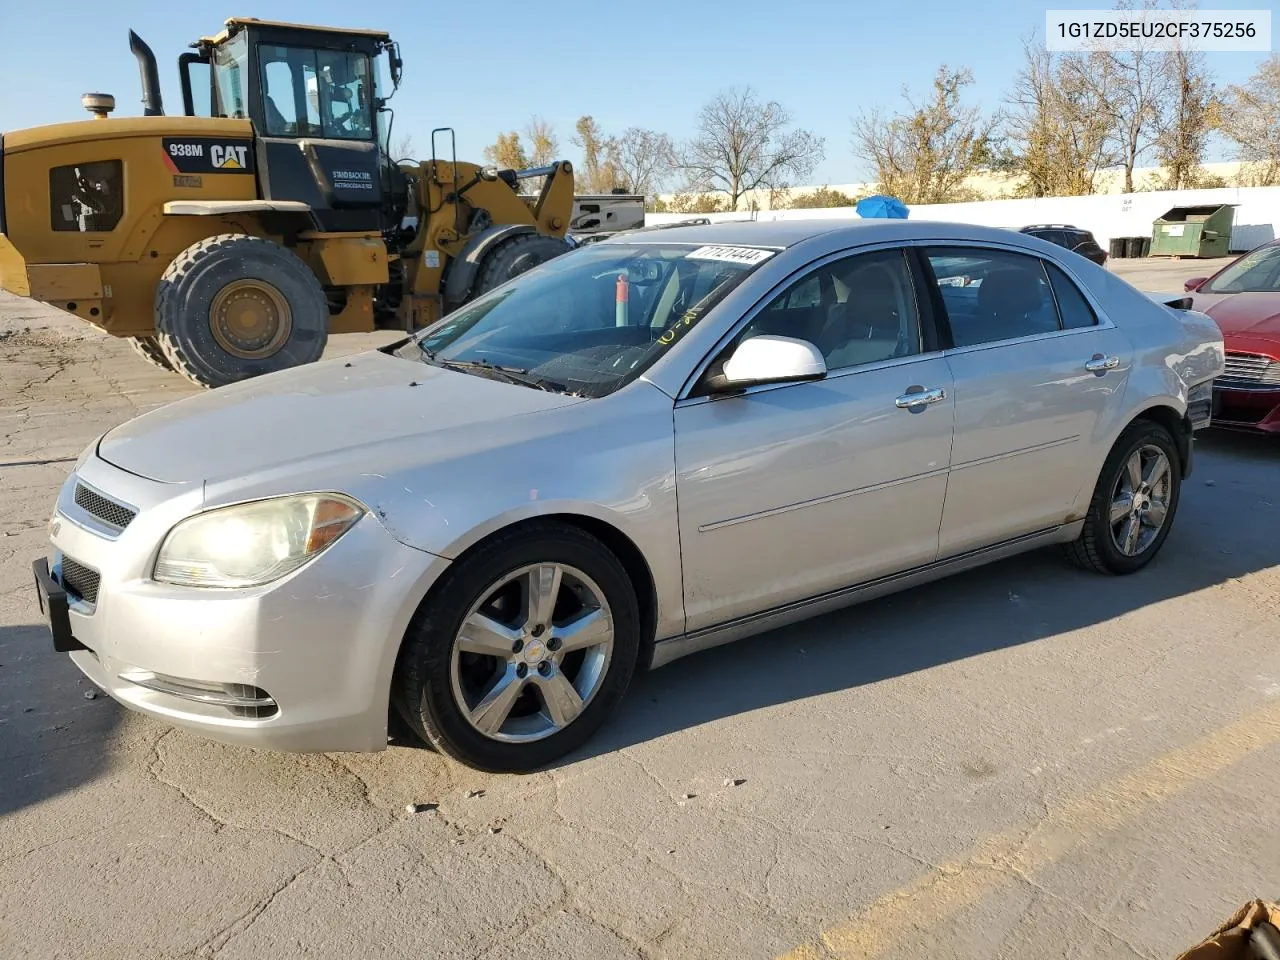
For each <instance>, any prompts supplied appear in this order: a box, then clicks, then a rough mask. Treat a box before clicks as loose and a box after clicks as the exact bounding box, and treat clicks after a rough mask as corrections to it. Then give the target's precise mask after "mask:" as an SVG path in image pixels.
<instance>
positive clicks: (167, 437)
mask: <svg viewBox="0 0 1280 960" xmlns="http://www.w3.org/2000/svg"><path fill="white" fill-rule="evenodd" d="M641 242H643V243H662V244H673V243H688V244H698V245H702V244H707V243H732V244H737V245H755V246H764V247H771V248H773V249H775V250H776V251H777V252H776V254H775V255H774V256H773V257H771V258H770V259H769V260H767V261H765V263H764V264H763V265H762V266H761V267H759V268H758V269H757V270H756V271H755V272H753V273H752V274H751V275H749V276H748V277H747V279H746V280H745V281H744V282H743V283H742V284H740V285H739V286H738V287H737V288H736V289H734V290H733V291H732V292H731V293H730V294H729V295H728V296H727V297H726V298H725V299H724V300H723V301H721V302H720V303H719V304H718V305H717V306H716V307H715V308H714V309H712V310H710V311H709V312H708V313H707V314H706V316H705V317H704V318H703V319H702V320H701V321H700V322H699V323H698V324H697V325H696V326H694V327H692V328H690V329H689V330H688V332H687V334H686V335H685V336H683V337H682V338H680V339H678V340H676V342H675V343H674V344H673V345H672V347H671V348H670V349H669V350H668V351H667V352H666V353H665V354H663V355H662V356H661V357H660V358H659V360H658V361H657V362H655V363H654V364H653V365H652V366H651V367H650V368H649V369H648V370H647V371H646V372H645V373H644V374H643V376H642V377H640V378H639V379H637V380H635V381H633V382H632V383H630V384H628V385H627V386H625V387H623V388H622V389H620V390H618V391H617V392H616V393H614V394H612V395H609V396H606V397H603V398H600V399H592V400H584V399H580V398H575V397H569V396H562V395H558V394H555V393H552V392H545V391H539V390H535V389H530V388H527V387H524V386H519V385H514V384H507V383H502V382H498V381H494V380H489V379H485V378H483V377H478V376H472V375H469V374H466V373H462V372H456V371H450V370H445V369H441V368H438V367H433V366H429V365H427V364H425V363H421V362H419V361H418V360H417V359H416V358H415V359H401V358H397V357H394V356H391V355H389V354H387V353H384V352H379V351H372V352H369V353H365V354H360V355H357V356H354V357H348V358H346V359H344V360H336V361H329V362H325V363H319V364H312V365H308V366H305V367H300V368H296V369H293V370H289V371H285V372H283V373H280V374H275V375H271V376H268V377H260V378H255V379H254V380H250V381H246V382H244V383H241V384H238V385H233V386H228V387H221V388H219V389H217V390H214V391H210V392H208V393H205V394H202V395H198V396H195V397H192V398H189V399H185V400H181V401H178V402H176V403H173V404H170V405H169V406H167V407H164V408H161V409H160V410H157V411H153V412H151V413H148V414H145V415H143V416H141V417H138V418H136V419H134V420H132V421H130V422H128V423H126V424H124V425H122V426H120V427H117V428H116V429H115V430H112V431H109V432H108V433H107V434H106V435H105V436H104V437H103V438H102V439H101V441H100V442H99V443H96V444H95V445H93V446H92V447H91V448H89V449H88V450H86V452H85V454H84V455H83V456H82V458H81V461H80V462H79V463H78V464H77V467H76V469H75V471H73V474H72V476H71V477H70V478H69V479H68V481H67V485H66V486H65V487H64V488H63V491H62V493H61V494H60V497H59V506H58V511H57V513H56V514H55V518H54V521H53V528H52V529H51V539H52V545H53V559H54V562H55V564H56V563H57V562H58V560H59V558H60V557H62V556H63V555H66V556H70V557H72V558H74V559H75V560H76V561H77V562H79V563H81V564H83V565H85V566H87V567H89V568H91V569H94V570H97V571H100V573H101V585H100V590H99V597H98V602H97V604H96V606H95V607H94V608H92V609H89V608H87V607H86V606H85V605H80V608H79V609H78V610H73V618H74V629H75V633H76V636H77V637H80V638H82V639H83V641H84V642H85V643H86V645H87V646H90V647H92V648H93V650H94V653H87V652H83V651H81V652H77V653H75V654H73V655H72V657H73V659H74V660H75V661H76V663H77V664H78V665H79V666H80V667H81V669H82V670H84V671H85V672H86V673H87V674H88V675H89V676H91V677H92V678H93V679H94V680H95V682H98V683H99V684H101V685H102V686H103V687H104V688H105V689H107V690H108V692H110V693H111V694H112V695H113V696H115V697H117V699H120V700H121V701H122V702H125V703H127V704H128V705H130V706H133V707H135V708H137V709H141V710H145V711H149V712H152V713H156V714H158V715H161V716H164V717H166V718H167V719H168V720H170V721H171V722H174V723H178V724H181V725H185V726H189V727H193V728H195V729H198V730H200V731H201V732H203V733H204V734H206V735H208V736H211V737H214V738H218V739H224V740H232V741H240V742H246V743H253V744H257V745H261V746H274V747H280V748H285V749H291V750H348V749H352V750H354V749H359V750H376V749H380V748H382V747H383V746H385V735H386V708H387V702H388V689H389V686H390V683H391V678H392V673H393V670H394V664H395V657H396V654H397V652H398V650H399V646H400V643H401V640H402V638H403V636H404V633H405V630H406V629H407V627H408V625H409V623H410V620H411V618H412V615H413V613H414V611H415V609H417V607H418V606H419V604H420V603H421V601H422V599H423V597H424V596H425V595H426V594H427V593H428V591H429V590H430V589H431V587H432V586H433V585H434V584H435V583H436V582H437V581H438V579H439V577H440V576H441V575H442V574H443V573H444V572H445V571H447V570H448V568H449V566H450V563H451V562H452V561H454V560H456V559H457V558H458V557H460V556H462V555H463V554H464V553H465V552H466V551H467V550H468V549H470V548H471V547H473V546H474V545H475V544H477V543H478V542H480V541H481V540H483V539H484V538H486V537H488V536H490V535H491V534H493V533H495V532H497V531H499V530H502V529H504V528H506V527H508V526H510V525H511V524H514V523H518V522H521V521H524V520H531V519H535V518H539V517H548V516H557V517H568V518H577V519H578V520H579V522H582V523H585V524H587V525H588V526H589V527H590V528H592V529H597V530H600V531H603V532H606V533H607V534H608V535H609V536H611V537H613V538H614V539H625V541H627V542H629V543H630V544H631V545H632V546H634V548H635V552H636V553H637V554H638V555H639V556H640V557H641V558H642V559H643V561H644V564H645V566H646V567H647V569H648V574H649V579H650V580H651V584H645V583H637V584H636V585H637V588H638V589H640V590H642V591H649V590H651V592H652V597H653V600H654V601H655V607H656V610H655V615H654V618H653V619H654V621H655V629H654V635H653V637H652V638H650V639H652V640H653V641H654V643H653V645H652V659H651V662H650V664H649V665H650V666H655V667H656V666H660V665H662V664H664V663H669V662H671V661H672V660H674V659H677V658H678V657H680V656H683V655H686V654H689V653H692V652H694V651H696V650H700V649H704V648H705V647H708V646H713V645H715V644H717V643H723V642H728V641H729V640H733V639H737V638H738V637H742V636H746V635H749V634H751V633H758V632H761V631H763V630H767V629H771V628H772V627H774V626H778V625H781V624H783V623H788V622H794V621H795V620H798V619H802V618H804V617H807V616H812V615H815V614H817V613H821V612H823V611H826V610H829V609H833V608H835V607H838V606H845V605H848V604H850V603H856V602H860V601H862V600H865V599H868V598H870V597H873V596H879V595H882V594H884V593H888V592H892V591H895V590H900V589H904V588H905V587H908V586H910V585H912V584H915V583H920V582H924V581H926V580H930V579H937V578H938V577H941V576H946V575H948V574H950V573H952V572H955V571H957V570H960V569H965V568H967V567H970V566H975V565H978V564H980V563H985V562H988V561H989V560H992V559H995V558H998V557H1003V556H1009V555H1012V554H1014V553H1018V552H1021V551H1024V550H1029V549H1033V548H1035V547H1037V546H1041V545H1043V544H1046V543H1051V542H1055V541H1064V540H1070V539H1072V538H1073V537H1074V536H1076V535H1077V534H1078V532H1079V529H1080V526H1081V522H1082V519H1083V517H1084V515H1085V512H1086V510H1087V506H1088V502H1089V498H1090V495H1091V493H1092V489H1093V484H1094V482H1095V480H1096V477H1097V474H1098V470H1099V469H1100V467H1101V465H1102V462H1103V460H1104V459H1105V457H1106V455H1107V453H1108V451H1109V449H1110V447H1111V445H1112V444H1113V443H1114V441H1115V438H1116V437H1117V436H1118V435H1119V433H1120V432H1121V431H1122V430H1123V429H1124V427H1125V426H1126V425H1127V424H1128V423H1129V422H1131V420H1132V419H1133V418H1134V417H1135V416H1137V415H1139V414H1140V413H1142V412H1143V411H1144V410H1147V409H1149V408H1151V407H1155V406H1161V407H1166V408H1168V410H1169V412H1170V413H1171V415H1172V416H1174V417H1181V416H1182V415H1183V414H1184V413H1185V411H1186V408H1187V399H1188V397H1187V394H1188V391H1189V389H1190V387H1192V386H1193V385H1195V384H1198V383H1202V382H1204V381H1205V380H1208V379H1210V378H1212V377H1213V376H1216V375H1217V374H1219V373H1220V372H1221V371H1222V368H1223V362H1224V356H1223V350H1222V339H1221V334H1220V332H1219V331H1218V330H1217V327H1216V325H1215V324H1214V323H1213V321H1212V320H1211V319H1209V318H1208V317H1206V316H1204V315H1203V314H1199V313H1196V312H1194V311H1183V310H1177V309H1174V308H1171V307H1168V306H1164V305H1162V304H1160V303H1158V302H1155V301H1153V300H1151V299H1150V298H1148V297H1146V296H1144V295H1142V294H1141V293H1139V292H1138V291H1136V290H1135V289H1134V288H1133V287H1131V286H1129V285H1128V284H1126V283H1125V282H1124V281H1122V280H1119V279H1118V278H1115V277H1114V276H1113V275H1112V274H1110V273H1109V272H1108V271H1106V270H1105V269H1104V268H1100V267H1097V266H1096V265H1095V264H1092V263H1091V262H1089V261H1087V260H1085V259H1084V258H1083V257H1080V256H1078V255H1076V254H1072V253H1070V252H1069V251H1066V250H1063V249H1062V248H1060V247H1057V246H1055V245H1053V244H1050V243H1048V242H1046V241H1043V240H1039V239H1037V238H1034V237H1029V236H1025V235H1023V236H1019V235H1012V234H1010V233H1009V232H1008V231H1000V230H992V229H989V228H984V227H975V226H969V225H963V224H939V223H924V222H918V221H851V222H850V223H842V222H839V221H814V222H804V221H789V222H784V223H737V224H733V223H722V224H713V225H708V226H698V227H681V228H673V229H670V230H662V231H655V232H654V233H653V234H635V235H631V236H619V237H614V238H610V239H606V240H603V241H600V243H599V244H594V245H593V247H595V248H597V249H599V248H600V247H604V246H607V245H609V244H615V243H641ZM948 242H963V243H971V244H980V245H987V246H998V247H1003V248H1006V249H1013V250H1021V251H1026V252H1031V253H1034V254H1036V255H1037V256H1040V257H1042V258H1044V259H1046V260H1049V261H1051V262H1053V263H1055V264H1056V265H1057V266H1059V267H1060V268H1061V269H1062V270H1063V271H1064V272H1065V273H1066V274H1067V275H1068V276H1070V277H1071V278H1073V279H1074V280H1076V281H1077V283H1078V284H1079V285H1080V286H1081V288H1082V291H1083V292H1084V293H1085V295H1086V297H1087V298H1088V299H1089V300H1090V302H1091V304H1092V305H1093V307H1094V309H1095V311H1096V312H1097V313H1098V315H1099V317H1100V318H1101V320H1102V322H1101V324H1100V325H1099V326H1098V327H1094V328H1087V329H1081V330H1068V331H1059V332H1056V333H1051V334H1045V335H1042V336H1033V337H1026V338H1023V339H1022V340H1020V341H1005V342H1001V343H997V344H986V345H983V346H980V347H969V348H962V349H951V350H947V349H939V350H935V351H933V352H931V353H926V354H924V355H921V356H915V357H906V358H899V359H895V360H891V361H884V362H881V363H875V364H868V365H864V366H859V367H851V368H846V369H843V370H839V371H832V372H831V373H829V374H828V376H827V377H826V378H825V379H823V380H819V381H813V382H807V383H795V384H787V385H770V386H760V387H755V388H752V389H749V390H747V391H746V392H745V394H743V395H737V396H720V397H716V398H707V397H701V396H694V395H692V390H693V387H694V385H695V384H696V383H697V381H698V378H699V376H700V375H701V374H702V372H703V371H704V369H705V367H706V365H707V364H708V363H709V362H710V361H711V360H712V359H713V358H714V357H715V355H716V353H717V351H718V350H719V349H720V348H721V347H722V346H723V345H724V344H725V343H727V342H728V341H729V339H730V338H731V337H732V336H733V335H734V333H735V332H736V331H737V330H738V329H739V327H740V326H741V324H742V323H745V322H746V321H747V320H749V319H750V317H751V316H752V315H753V312H754V311H756V310H758V309H759V308H761V307H762V306H763V305H764V304H766V303H768V302H769V300H770V299H771V298H772V297H773V296H774V295H776V294H777V293H779V292H781V291H782V290H783V289H784V288H785V287H786V286H787V285H789V284H790V283H791V282H793V281H795V280H796V279H798V278H799V277H800V276H802V275H803V274H804V273H806V272H807V271H808V270H810V269H812V268H813V267H814V265H815V264H817V263H819V262H822V261H824V260H825V259H826V258H830V257H834V256H837V255H847V254H850V253H854V252H858V251H861V250H871V249H874V248H876V247H883V246H886V245H888V246H898V245H913V244H918V243H928V244H929V245H938V244H945V243H948ZM573 255H574V254H568V256H573ZM1098 354H1101V355H1103V356H1114V357H1116V363H1115V364H1114V365H1113V366H1110V367H1108V368H1107V369H1105V371H1101V372H1098V371H1089V370H1086V369H1085V367H1084V364H1085V363H1086V362H1087V361H1089V360H1090V359H1091V358H1093V357H1094V356H1095V355H1098ZM912 387H924V388H927V389H935V388H940V389H942V390H943V391H944V399H942V400H941V401H940V402H938V403H935V404H932V405H929V406H927V407H925V408H923V409H915V408H913V409H902V408H901V407H899V406H897V405H896V404H895V399H896V398H897V397H899V396H900V395H901V394H902V393H904V392H906V391H907V390H908V388H912ZM77 478H82V479H83V480H84V481H86V482H88V483H91V484H92V485H93V486H94V488H95V489H96V490H97V491H98V492H99V493H100V494H101V495H104V496H108V497H110V498H113V499H116V500H119V501H122V502H125V503H128V504H129V505H131V506H132V507H134V508H136V509H137V510H138V513H137V516H136V518H135V519H134V520H133V522H132V523H130V524H129V525H128V526H127V527H126V528H125V529H123V530H121V531H118V532H113V531H110V530H105V529H103V528H102V527H101V525H100V524H97V525H96V529H95V523H94V522H93V520H92V518H91V517H87V516H86V515H85V513H84V511H83V510H81V508H79V507H77V506H76V504H75V502H74V495H73V487H74V484H75V483H76V482H77ZM313 491H337V492H341V493H344V494H346V495H348V496H351V497H353V498H355V499H357V500H358V501H360V502H361V503H363V504H364V505H365V506H366V507H367V508H368V510H369V513H368V515H367V516H365V517H364V518H363V519H362V520H361V521H360V522H359V523H358V524H356V526H354V527H353V528H352V529H351V530H350V531H349V532H348V533H347V534H346V535H345V536H343V537H342V538H341V539H340V540H338V542H337V543H335V544H334V545H333V546H332V547H330V548H329V549H327V550H326V551H324V552H323V553H322V554H321V555H320V556H319V557H318V558H316V559H314V560H313V561H311V562H310V563H308V564H305V565H304V566H302V567H301V568H299V569H298V570H296V571H294V572H293V573H291V574H289V575H288V576H287V577H285V578H284V579H283V580H281V581H277V582H275V583H272V584H270V585H268V586H265V587H261V588H257V589H252V590H205V589H195V588H187V589H184V588H178V587H170V586H167V585H164V584H160V583H156V582H154V581H152V580H151V579H150V578H149V571H150V570H151V567H152V565H153V564H154V561H155V556H156V553H157V551H158V549H159V546H160V543H161V541H162V540H163V538H164V536H165V534H166V533H167V531H168V530H169V529H170V528H171V527H172V526H173V524H175V523H176V522H178V521H179V520H181V519H182V518H184V517H186V516H189V515H190V514H192V513H195V512H198V511H200V510H202V509H211V508H214V507H218V506H225V505H228V504H233V503H238V502H243V501H249V500H256V499H260V498H263V497H271V496H277V495H284V494H291V493H300V492H313ZM148 672H150V673H154V674H155V675H157V676H156V678H154V679H153V680H148V679H147V677H148ZM130 677H132V678H133V679H132V680H131V679H129V678H130ZM166 678H179V679H183V678H185V679H187V680H190V681H194V682H199V683H209V684H217V683H231V684H246V685H251V686H253V687H257V688H261V690H264V691H266V693H267V694H268V695H269V696H270V697H271V698H272V699H273V700H274V701H275V702H276V703H277V704H278V705H279V708H280V709H279V713H278V714H277V715H276V716H275V717H272V718H270V719H266V720H257V719H241V718H238V717H231V716H229V715H228V713H227V711H226V710H225V709H224V708H223V707H221V706H218V705H217V704H215V703H212V702H206V703H200V702H196V701H194V700H190V699H187V700H183V699H181V698H179V697H175V696H174V695H173V693H172V692H166V690H169V691H171V690H172V689H173V687H172V684H171V682H170V680H169V679H166ZM139 681H142V682H139Z"/></svg>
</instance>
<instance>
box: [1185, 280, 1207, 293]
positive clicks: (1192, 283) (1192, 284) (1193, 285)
mask: <svg viewBox="0 0 1280 960" xmlns="http://www.w3.org/2000/svg"><path fill="white" fill-rule="evenodd" d="M1208 279H1209V278H1208V277H1192V278H1191V279H1190V280H1188V281H1187V282H1186V283H1184V284H1183V285H1182V289H1183V290H1186V291H1187V292H1188V293H1190V292H1191V291H1192V290H1199V289H1200V285H1201V284H1203V283H1204V282H1205V281H1206V280H1208Z"/></svg>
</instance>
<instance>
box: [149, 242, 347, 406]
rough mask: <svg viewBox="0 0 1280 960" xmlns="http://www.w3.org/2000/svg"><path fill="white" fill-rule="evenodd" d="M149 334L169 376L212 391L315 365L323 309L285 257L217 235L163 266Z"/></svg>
mask: <svg viewBox="0 0 1280 960" xmlns="http://www.w3.org/2000/svg"><path fill="white" fill-rule="evenodd" d="M156 331H157V334H158V337H157V339H158V341H159V343H160V347H161V349H162V350H163V351H164V355H165V357H166V359H168V361H169V362H170V363H171V364H172V365H173V369H174V370H176V371H178V372H179V373H181V374H182V375H183V376H185V377H187V379H189V380H192V381H194V382H195V383H198V384H201V385H202V386H205V387H220V386H225V385H226V384H229V383H235V382H237V381H240V380H247V379H249V378H250V377H257V376H261V375H262V374H265V373H275V372H276V371H279V370H285V369H287V368H289V367H296V366H300V365H302V364H305V363H313V362H315V361H316V360H319V359H320V356H321V354H323V353H324V348H325V344H326V342H327V340H328V336H329V305H328V301H327V300H326V298H325V295H324V290H323V288H322V287H321V286H320V281H319V280H318V279H317V278H316V275H315V274H314V273H312V271H311V269H310V268H309V267H308V266H307V265H306V264H305V263H303V261H302V260H301V259H299V258H298V256H297V255H296V254H294V253H293V252H292V251H290V250H286V249H285V248H284V247H281V246H280V245H278V244H276V243H273V242H272V241H270V240H265V239H263V238H261V237H254V236H249V235H247V234H221V235H219V236H215V237H209V238H207V239H205V240H201V241H199V242H198V243H194V244H192V245H191V246H189V247H187V249H186V250H184V251H182V253H180V254H178V256H177V257H176V258H175V259H174V261H173V263H171V264H169V266H168V268H167V269H166V270H165V272H164V275H163V276H162V277H161V278H160V285H159V286H158V287H157V288H156Z"/></svg>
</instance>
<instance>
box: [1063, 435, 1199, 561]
mask: <svg viewBox="0 0 1280 960" xmlns="http://www.w3.org/2000/svg"><path fill="white" fill-rule="evenodd" d="M1181 490H1182V461H1181V460H1180V459H1179V455H1178V446H1177V443H1176V442H1175V441H1174V439H1173V436H1172V435H1171V434H1170V433H1169V431H1168V429H1166V428H1165V427H1163V426H1161V425H1160V424H1158V423H1155V422H1152V421H1147V420H1140V421H1137V422H1136V423H1132V424H1130V425H1129V426H1128V427H1127V428H1126V429H1125V431H1124V432H1123V433H1122V434H1121V435H1120V439H1119V440H1117V441H1116V444H1115V446H1114V447H1113V448H1112V450H1111V453H1110V455H1109V456H1108V457H1107V462H1106V463H1105V464H1104V465H1103V467H1102V473H1101V475H1100V476H1099V477H1098V483H1097V486H1096V487H1095V489H1094V493H1093V500H1092V501H1091V502H1090V505H1089V514H1088V516H1087V517H1086V518H1085V523H1084V529H1083V530H1082V531H1081V533H1080V536H1079V537H1078V538H1077V539H1076V540H1075V541H1074V542H1072V543H1069V544H1067V555H1068V556H1069V557H1070V558H1071V559H1072V560H1073V561H1075V563H1076V564H1078V565H1079V566H1081V567H1083V568H1085V569H1086V570H1094V571H1097V572H1098V573H1109V574H1126V573H1134V572H1136V571H1138V570H1141V569H1142V568H1143V567H1145V566H1146V565H1147V564H1148V563H1150V562H1151V560H1152V559H1153V558H1154V557H1155V555H1156V553H1157V552H1159V550H1160V547H1161V546H1162V545H1163V544H1164V541H1165V538H1166V537H1168V535H1169V530H1170V528H1171V527H1172V525H1173V517H1174V514H1175V513H1176V512H1177V509H1178V497H1179V494H1180V493H1181Z"/></svg>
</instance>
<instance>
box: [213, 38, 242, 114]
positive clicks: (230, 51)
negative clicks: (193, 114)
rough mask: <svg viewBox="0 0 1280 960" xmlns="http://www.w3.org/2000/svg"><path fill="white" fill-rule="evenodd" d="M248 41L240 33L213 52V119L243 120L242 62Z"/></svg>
mask: <svg viewBox="0 0 1280 960" xmlns="http://www.w3.org/2000/svg"><path fill="white" fill-rule="evenodd" d="M248 49H249V47H248V41H247V40H246V39H245V35H244V34H243V33H242V34H240V35H239V36H238V37H235V38H234V39H232V40H229V41H227V42H226V43H224V44H222V46H220V47H216V48H215V49H214V51H213V58H212V59H213V94H214V99H215V102H214V103H213V104H212V109H211V113H212V114H213V116H215V117H234V118H236V119H238V120H241V119H244V118H245V117H246V116H247V114H246V113H245V109H244V62H245V57H246V55H247V53H248Z"/></svg>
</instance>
